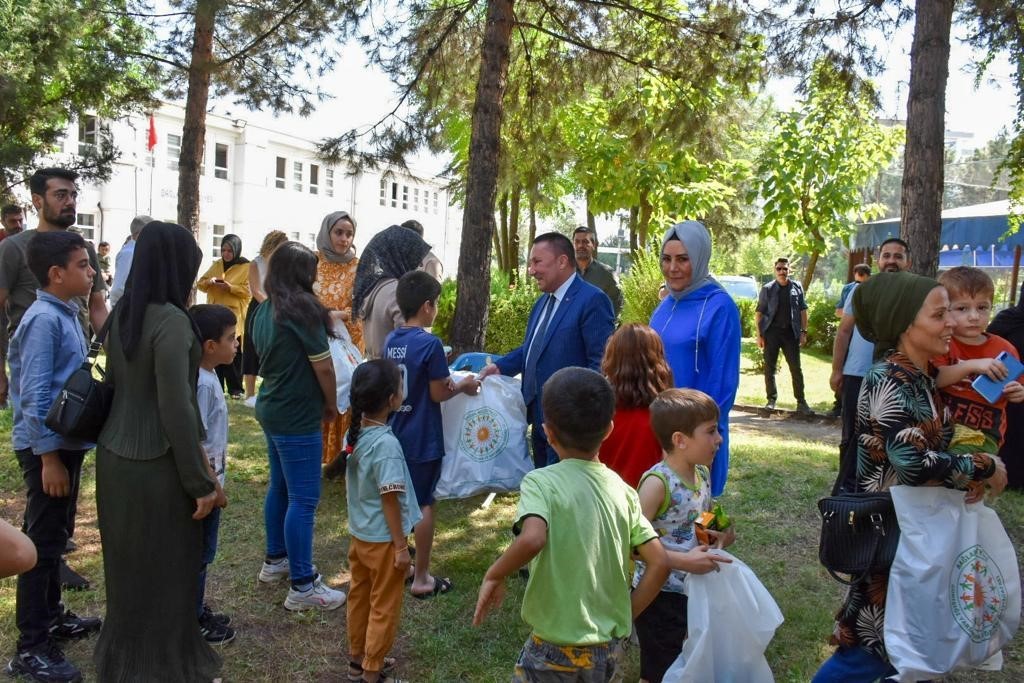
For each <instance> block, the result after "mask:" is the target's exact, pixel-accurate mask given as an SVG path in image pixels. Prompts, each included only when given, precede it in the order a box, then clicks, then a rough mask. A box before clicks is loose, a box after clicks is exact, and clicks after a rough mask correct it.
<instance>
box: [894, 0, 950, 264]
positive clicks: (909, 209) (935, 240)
mask: <svg viewBox="0 0 1024 683" xmlns="http://www.w3.org/2000/svg"><path fill="white" fill-rule="evenodd" d="M915 11H916V17H915V20H914V42H913V45H912V47H911V49H910V94H909V96H908V98H907V145H906V153H905V156H904V164H903V195H902V198H901V200H900V215H901V216H902V224H903V225H902V228H901V230H900V236H901V237H902V238H903V239H904V240H906V241H907V243H908V244H910V250H911V254H912V259H911V270H912V271H913V272H915V273H919V274H921V275H928V276H934V275H935V273H936V272H937V271H938V269H939V247H940V244H939V241H940V234H941V232H942V179H943V158H944V152H945V146H944V144H943V141H944V137H945V116H946V80H947V79H948V77H949V32H950V28H951V26H952V23H953V0H917V6H916V10H915Z"/></svg>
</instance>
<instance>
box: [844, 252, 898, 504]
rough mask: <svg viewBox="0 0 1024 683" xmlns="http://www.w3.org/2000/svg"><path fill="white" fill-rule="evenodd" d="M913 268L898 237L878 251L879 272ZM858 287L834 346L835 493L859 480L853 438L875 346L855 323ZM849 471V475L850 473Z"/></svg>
mask: <svg viewBox="0 0 1024 683" xmlns="http://www.w3.org/2000/svg"><path fill="white" fill-rule="evenodd" d="M909 269H910V245H908V244H907V243H906V242H904V241H903V240H901V239H900V238H898V237H890V238H889V239H887V240H885V241H884V242H882V246H881V247H879V249H878V270H879V271H880V272H883V273H899V272H902V271H906V270H909ZM859 286H860V285H859V284H858V285H855V286H854V287H853V288H852V289H851V290H850V292H849V294H848V295H847V297H846V303H845V304H844V305H843V317H842V319H841V320H840V321H839V330H838V331H837V332H836V341H835V343H834V344H833V346H832V376H831V377H830V378H829V385H830V386H831V387H832V391H835V392H837V393H839V395H840V403H841V404H842V413H841V414H842V418H843V432H842V437H841V438H840V441H839V477H838V478H837V480H836V485H835V492H839V491H852V490H853V485H854V482H855V481H856V476H857V473H856V471H855V470H856V467H855V466H854V463H856V458H857V443H856V440H854V439H853V438H852V435H853V430H854V426H855V422H856V419H857V396H858V394H860V385H861V382H863V380H864V375H865V374H866V373H867V371H868V368H870V367H871V365H872V363H873V359H872V354H873V352H874V345H873V344H872V343H871V342H869V341H867V340H865V339H864V337H862V336H861V334H860V331H859V330H858V329H857V326H856V324H855V323H854V318H853V315H854V311H853V293H854V291H856V289H857V287H859ZM847 458H852V460H850V462H849V465H850V466H849V467H847V468H845V469H844V467H843V464H844V463H846V461H847ZM847 469H848V470H849V471H848V472H847V471H846V470H847Z"/></svg>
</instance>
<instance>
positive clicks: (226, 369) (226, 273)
mask: <svg viewBox="0 0 1024 683" xmlns="http://www.w3.org/2000/svg"><path fill="white" fill-rule="evenodd" d="M220 256H221V257H220V258H219V259H217V260H216V261H214V262H213V265H212V266H210V268H209V269H208V270H207V271H206V272H205V273H203V274H202V276H201V277H200V278H199V281H198V282H196V287H197V288H198V289H199V291H201V292H204V293H205V294H206V303H208V304H220V305H221V306H226V307H227V308H229V309H231V312H232V313H234V314H235V319H236V320H237V321H238V322H237V327H236V329H238V330H244V329H245V312H246V309H247V307H248V306H249V298H250V294H249V259H247V258H245V257H244V256H242V240H241V239H239V238H238V235H224V237H223V238H221V241H220ZM238 341H239V344H238V351H236V352H235V360H234V361H232V362H231V363H227V364H225V365H218V366H217V377H218V378H219V379H220V381H221V383H223V384H225V385H227V391H228V394H230V395H231V398H242V397H243V396H245V394H244V393H243V391H242V344H241V341H242V336H241V335H239V338H238Z"/></svg>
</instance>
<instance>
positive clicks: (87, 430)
mask: <svg viewBox="0 0 1024 683" xmlns="http://www.w3.org/2000/svg"><path fill="white" fill-rule="evenodd" d="M112 318H113V314H111V315H110V316H108V317H107V322H106V323H104V324H103V327H102V328H101V329H100V331H99V333H98V334H97V335H96V336H95V337H94V338H93V340H92V343H91V344H90V345H89V353H88V354H87V355H86V357H85V361H84V362H83V363H82V365H81V367H79V368H78V369H77V370H75V371H74V372H72V373H71V376H70V377H68V379H67V381H66V382H64V388H62V389H61V390H60V394H58V396H57V400H56V401H54V402H53V405H52V406H50V410H49V411H48V412H47V413H46V426H47V427H49V428H50V429H52V430H53V431H55V432H57V433H58V434H60V435H61V436H66V437H68V438H69V439H81V440H82V441H90V442H92V443H96V440H97V439H98V438H99V436H100V430H102V429H103V424H104V423H105V422H106V421H107V416H108V415H110V404H111V402H112V401H113V399H114V387H113V385H111V384H109V383H108V382H107V381H106V373H105V372H104V371H103V367H102V366H100V365H99V363H97V362H96V357H97V356H98V355H99V352H100V348H101V347H102V346H103V340H104V338H106V336H107V329H108V328H109V327H110V321H111V319H112ZM94 366H95V368H96V371H97V373H98V374H99V375H100V377H101V378H102V379H96V378H95V377H94V376H93V373H92V371H93V367H94Z"/></svg>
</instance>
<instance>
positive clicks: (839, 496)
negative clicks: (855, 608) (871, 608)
mask: <svg viewBox="0 0 1024 683" xmlns="http://www.w3.org/2000/svg"><path fill="white" fill-rule="evenodd" d="M856 460H857V459H856V457H855V456H854V457H848V458H846V462H844V463H843V468H842V470H843V471H841V472H840V473H839V477H838V478H837V479H836V484H835V488H834V489H833V490H832V495H831V496H827V497H825V498H822V499H821V500H819V501H818V511H819V512H820V513H821V540H820V541H819V543H818V559H819V560H820V561H821V564H822V565H824V567H825V569H827V570H828V573H829V574H831V575H832V578H833V579H835V580H836V581H838V582H839V583H842V584H846V585H853V584H856V583H860V582H861V581H863V580H864V579H865V578H867V577H868V575H870V574H872V573H877V572H884V571H888V570H889V568H890V567H891V566H892V561H893V558H894V557H895V556H896V546H897V545H899V541H900V527H899V523H898V522H897V520H896V508H895V507H894V506H893V503H892V496H891V495H890V494H889V492H888V491H881V492H878V493H862V492H856V491H855V492H854V493H839V491H838V489H839V485H840V483H841V482H843V481H845V480H846V479H847V475H848V474H850V473H851V472H850V470H851V469H852V468H853V467H856ZM840 574H846V575H848V576H849V577H850V578H849V579H844V578H842V577H841V576H839V575H840Z"/></svg>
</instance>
